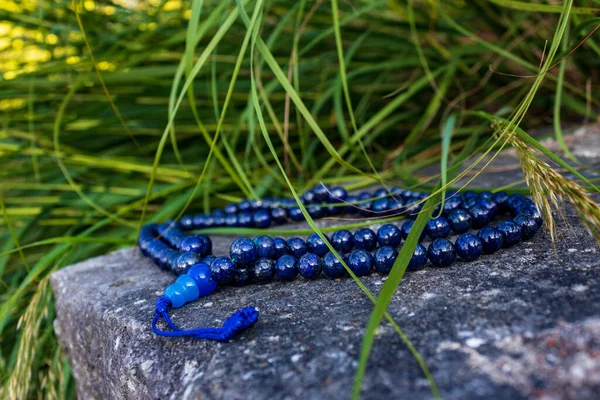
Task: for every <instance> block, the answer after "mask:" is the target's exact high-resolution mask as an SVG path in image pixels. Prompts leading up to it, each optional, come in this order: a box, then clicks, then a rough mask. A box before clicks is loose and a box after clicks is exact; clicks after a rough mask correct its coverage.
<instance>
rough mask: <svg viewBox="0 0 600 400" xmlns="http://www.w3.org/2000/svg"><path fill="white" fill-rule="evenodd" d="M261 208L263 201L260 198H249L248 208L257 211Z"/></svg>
mask: <svg viewBox="0 0 600 400" xmlns="http://www.w3.org/2000/svg"><path fill="white" fill-rule="evenodd" d="M262 208H263V202H262V200H260V199H254V200H250V209H251V210H253V211H257V210H260V209H262Z"/></svg>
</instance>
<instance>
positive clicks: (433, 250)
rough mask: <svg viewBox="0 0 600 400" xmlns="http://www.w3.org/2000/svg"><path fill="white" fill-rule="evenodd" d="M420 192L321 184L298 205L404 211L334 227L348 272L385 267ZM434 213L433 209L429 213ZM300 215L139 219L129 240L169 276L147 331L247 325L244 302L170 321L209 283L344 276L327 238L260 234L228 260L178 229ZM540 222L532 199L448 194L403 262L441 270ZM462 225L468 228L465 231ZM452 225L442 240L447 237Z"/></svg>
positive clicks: (525, 233) (236, 246)
mask: <svg viewBox="0 0 600 400" xmlns="http://www.w3.org/2000/svg"><path fill="white" fill-rule="evenodd" d="M425 197H427V194H424V193H418V192H413V191H410V190H403V189H400V188H393V189H392V190H390V191H388V190H386V189H378V190H376V191H375V192H366V191H365V192H362V193H360V194H359V195H358V196H353V195H348V194H347V193H346V190H345V189H344V188H342V187H339V186H337V187H333V188H328V187H326V186H325V185H323V184H319V185H317V186H316V187H315V188H314V189H312V190H308V191H307V192H305V193H304V195H303V197H302V202H303V204H304V205H305V207H306V209H307V211H308V212H309V214H310V215H311V217H312V218H314V219H319V218H323V217H333V216H338V215H341V214H358V215H362V216H365V217H373V216H378V217H382V216H390V215H398V214H401V213H402V214H404V215H406V216H407V217H408V218H409V219H408V220H406V221H404V222H403V223H402V225H401V226H399V227H398V226H397V225H395V224H391V223H386V224H383V225H381V227H380V228H379V229H378V230H377V232H375V231H373V230H371V229H370V228H360V229H358V230H356V231H355V232H354V233H351V232H350V231H348V230H345V229H340V230H337V231H335V232H334V233H333V234H332V235H331V237H327V240H328V241H329V242H330V243H331V245H332V246H333V248H334V249H335V250H336V252H337V253H338V254H339V255H340V256H341V258H342V259H343V260H344V262H345V263H346V264H347V265H348V267H349V268H350V269H351V270H352V272H353V273H354V274H355V275H357V276H359V277H360V276H365V275H368V274H370V273H371V272H373V271H377V272H379V273H382V274H387V273H389V271H390V270H391V268H392V266H393V264H394V262H395V261H396V258H397V256H398V248H399V247H400V246H401V244H402V242H403V240H405V239H406V238H407V236H408V234H409V232H410V230H411V228H412V226H413V224H414V220H413V219H412V218H414V217H416V215H417V214H418V212H419V211H420V210H421V207H422V200H423V199H424V198H425ZM505 213H508V214H509V215H510V216H511V217H512V219H508V220H504V221H500V222H499V223H498V224H497V225H496V226H495V227H493V226H490V225H489V224H490V223H491V222H492V221H493V220H494V218H496V217H497V216H499V215H502V214H505ZM439 214H440V206H438V209H437V210H436V211H435V212H434V215H439ZM302 220H304V216H303V214H302V212H301V210H300V208H299V207H297V203H296V201H295V200H293V199H264V200H262V201H256V200H252V201H248V200H244V201H241V202H239V203H237V204H229V205H227V206H225V207H224V208H223V209H219V210H214V211H213V212H212V213H210V214H209V215H205V214H199V215H196V216H184V217H182V218H181V220H180V221H178V222H177V221H168V222H165V223H163V224H160V225H158V224H148V225H146V226H144V227H143V228H142V231H141V233H140V237H139V241H138V246H139V249H140V251H141V252H142V254H144V255H145V256H146V257H149V258H151V259H152V260H153V261H154V262H155V263H156V264H157V265H158V266H159V267H161V268H163V269H166V270H169V271H172V272H174V273H175V274H177V275H179V277H178V278H177V280H176V281H175V282H174V283H173V284H171V285H169V286H168V287H167V288H166V289H165V291H164V294H163V296H161V297H160V298H158V300H157V301H156V313H155V316H154V319H153V322H152V330H153V331H154V332H155V333H156V334H158V335H161V336H190V337H196V338H203V339H212V340H218V341H227V340H229V339H231V338H232V337H233V336H234V335H236V334H237V333H239V332H241V331H243V330H244V329H246V328H248V327H250V326H252V325H254V323H256V321H257V319H258V312H257V311H256V309H254V308H253V307H247V308H244V309H242V310H240V311H238V312H236V313H234V314H233V315H232V316H230V317H229V318H228V319H227V320H226V321H225V323H224V324H223V326H222V327H221V328H198V329H191V330H183V329H180V328H178V327H176V326H175V325H174V324H173V323H172V322H171V320H170V318H169V315H168V311H169V309H170V308H178V307H181V306H183V305H184V304H185V303H188V302H191V301H194V300H196V299H198V298H199V297H202V296H206V295H208V294H210V293H212V292H213V291H214V290H215V289H216V287H217V286H218V285H228V284H233V285H236V286H244V285H247V284H249V283H251V282H256V283H265V282H269V281H271V280H272V279H273V278H275V277H277V278H278V279H279V280H282V281H290V280H293V279H295V278H296V276H297V275H300V276H302V277H303V278H304V279H314V278H316V277H318V276H319V275H320V274H321V272H323V274H324V275H326V276H327V277H329V278H339V277H342V276H343V275H345V274H347V273H346V270H345V269H344V266H343V265H342V263H341V262H340V261H339V259H338V258H337V257H336V255H335V254H333V253H332V252H330V251H329V248H328V247H327V245H326V244H325V243H324V242H323V240H322V239H321V238H320V237H319V236H318V235H317V234H316V233H313V234H312V235H310V236H309V237H308V239H307V240H306V241H305V240H303V239H301V238H298V237H292V238H289V239H287V240H285V239H282V238H278V237H275V238H272V237H270V236H267V235H261V236H257V237H255V238H254V239H253V240H251V239H248V238H244V237H241V238H238V239H236V240H235V241H234V242H233V243H232V245H231V248H230V251H229V257H227V256H223V255H221V256H216V255H213V254H212V242H211V240H210V238H209V237H208V236H206V235H201V234H199V235H188V234H186V233H185V231H189V230H194V229H203V228H212V227H254V228H263V229H264V228H268V227H270V226H272V225H281V224H285V223H287V222H288V221H302ZM541 225H542V218H541V216H540V214H539V212H538V210H537V209H536V207H535V204H534V203H533V201H531V200H530V199H528V198H527V197H525V196H523V195H520V194H513V195H508V194H506V193H504V192H498V193H494V194H492V193H491V192H481V193H474V192H465V193H448V194H447V195H446V199H445V202H444V205H443V209H442V210H441V216H440V217H437V218H433V219H431V220H429V221H428V223H427V225H426V227H425V229H424V231H423V233H422V235H421V238H420V239H419V241H420V242H421V241H423V240H425V238H426V237H428V238H429V239H430V240H431V243H430V244H429V246H428V247H427V248H426V247H425V246H424V245H423V244H421V243H419V244H418V245H417V247H416V249H415V251H414V254H413V256H412V258H411V260H410V262H409V264H408V270H410V271H414V270H418V269H421V268H423V267H424V266H425V265H426V263H427V261H428V260H429V261H430V262H431V264H432V265H433V266H436V267H447V266H449V265H450V264H452V263H454V262H455V261H456V259H457V258H459V259H460V260H462V261H473V260H476V259H477V258H479V257H480V256H481V255H482V254H492V253H495V252H496V251H498V250H500V249H501V248H502V247H510V246H513V245H515V244H517V243H519V242H520V241H521V240H527V239H530V238H531V237H533V236H534V235H535V233H536V232H537V230H538V229H539V228H540V226H541ZM469 230H478V231H477V232H476V233H469V232H468V231H469ZM451 232H454V233H455V234H458V235H459V236H458V238H457V239H456V240H455V242H454V243H452V242H451V241H450V240H448V239H447V237H448V236H449V235H450V234H451ZM161 317H162V318H163V319H164V320H165V322H166V323H167V325H169V327H170V328H171V329H172V330H171V331H166V330H161V329H159V328H158V327H157V322H158V320H159V319H160V318H161Z"/></svg>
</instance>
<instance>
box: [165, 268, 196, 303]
mask: <svg viewBox="0 0 600 400" xmlns="http://www.w3.org/2000/svg"><path fill="white" fill-rule="evenodd" d="M164 295H165V297H167V298H168V299H169V300H171V304H172V306H173V308H179V307H181V306H182V305H184V304H185V303H189V302H192V301H194V300H196V299H197V298H198V297H199V296H200V291H199V289H198V285H197V284H196V281H194V279H193V278H191V277H189V276H188V275H181V276H180V277H179V278H177V280H176V281H175V282H174V283H173V284H171V285H170V286H169V287H167V289H165V293H164Z"/></svg>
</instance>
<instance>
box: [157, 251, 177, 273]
mask: <svg viewBox="0 0 600 400" xmlns="http://www.w3.org/2000/svg"><path fill="white" fill-rule="evenodd" d="M173 253H175V256H174V255H173ZM174 257H177V258H179V252H177V251H175V250H171V249H169V250H167V251H165V252H163V253H162V254H161V256H160V258H159V261H158V262H159V264H160V266H161V267H162V268H164V269H171V270H172V269H173V267H172V265H171V259H172V258H174ZM175 265H177V261H175Z"/></svg>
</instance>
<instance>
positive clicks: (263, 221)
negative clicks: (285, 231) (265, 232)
mask: <svg viewBox="0 0 600 400" xmlns="http://www.w3.org/2000/svg"><path fill="white" fill-rule="evenodd" d="M252 217H253V219H254V226H256V227H257V228H260V229H265V228H268V227H269V226H271V213H270V212H269V211H267V210H257V211H254V215H253V216H252Z"/></svg>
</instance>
